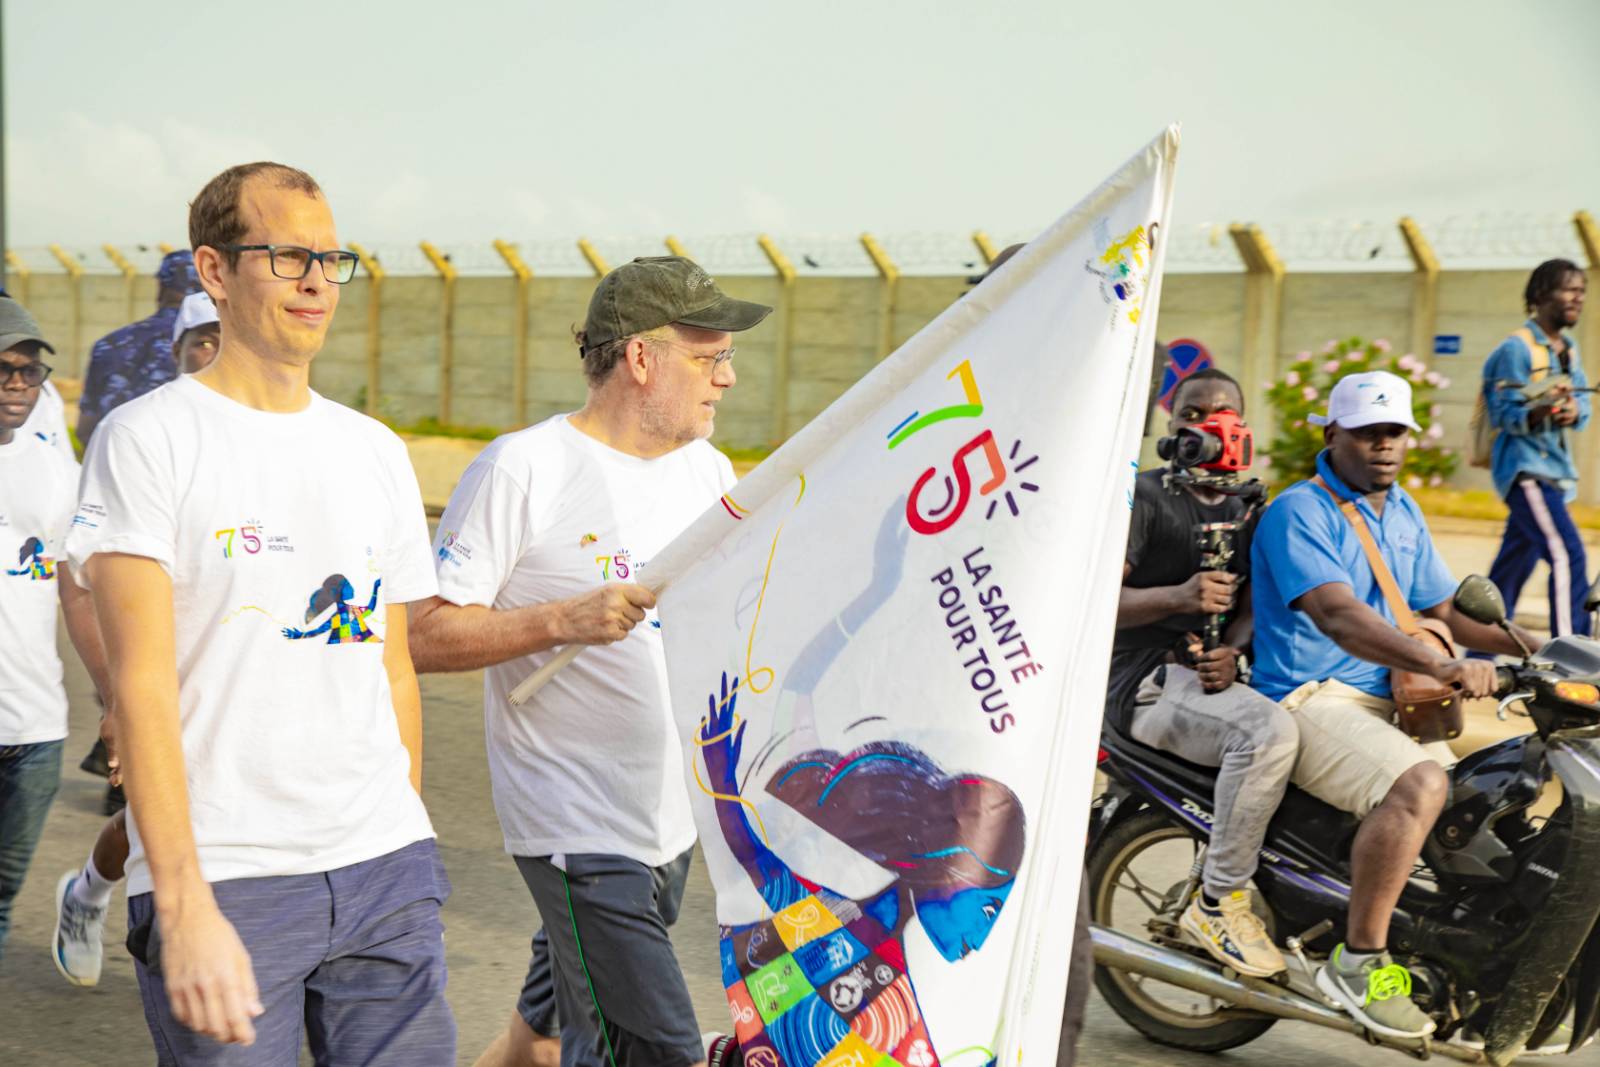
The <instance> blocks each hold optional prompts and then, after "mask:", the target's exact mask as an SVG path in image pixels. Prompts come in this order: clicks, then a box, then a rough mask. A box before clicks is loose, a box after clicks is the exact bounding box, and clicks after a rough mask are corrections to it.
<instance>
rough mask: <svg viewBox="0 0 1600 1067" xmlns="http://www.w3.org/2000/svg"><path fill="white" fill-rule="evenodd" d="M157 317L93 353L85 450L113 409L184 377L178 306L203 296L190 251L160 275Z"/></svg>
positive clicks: (81, 420)
mask: <svg viewBox="0 0 1600 1067" xmlns="http://www.w3.org/2000/svg"><path fill="white" fill-rule="evenodd" d="M156 286H157V288H156V310H155V314H153V315H151V316H150V317H148V318H144V319H140V320H139V321H138V322H135V323H130V324H129V325H127V326H124V327H122V328H121V329H119V330H113V331H112V332H111V333H108V334H106V335H105V336H104V337H102V338H100V340H98V341H96V342H95V343H94V347H93V348H92V349H90V350H89V370H88V372H87V373H86V374H85V375H84V380H83V395H82V396H81V397H79V399H78V440H79V441H81V442H83V443H84V444H85V445H87V444H88V443H89V437H90V435H91V434H93V433H94V428H95V427H96V426H98V425H100V420H101V419H103V418H105V417H106V415H107V414H109V413H110V412H111V411H112V410H113V409H115V408H117V407H120V406H121V405H123V404H126V403H127V402H128V401H130V400H132V399H133V398H134V397H139V396H143V395H144V394H146V393H148V392H149V391H150V390H152V389H154V388H156V387H157V386H159V385H165V384H166V383H167V382H170V381H172V379H174V378H176V377H177V376H178V373H179V372H178V364H177V361H176V360H174V359H173V358H172V357H173V353H172V325H173V323H175V322H177V320H178V305H179V304H181V303H183V298H184V297H185V296H188V295H189V294H190V293H197V292H199V291H200V282H199V281H198V280H197V279H196V277H195V273H194V257H193V255H192V254H191V253H190V252H189V250H188V249H183V250H182V251H179V252H168V253H167V254H166V255H165V256H163V257H162V259H161V266H160V267H159V268H157V270H156Z"/></svg>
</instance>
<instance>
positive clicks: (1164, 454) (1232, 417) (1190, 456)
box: [1156, 410, 1255, 473]
mask: <svg viewBox="0 0 1600 1067" xmlns="http://www.w3.org/2000/svg"><path fill="white" fill-rule="evenodd" d="M1156 455H1158V456H1160V457H1161V458H1162V459H1164V460H1166V461H1167V462H1168V463H1171V464H1172V467H1173V469H1174V470H1189V469H1191V468H1194V467H1198V468H1200V469H1201V470H1206V471H1216V472H1218V473H1236V472H1238V471H1242V470H1245V469H1247V468H1248V467H1249V466H1250V463H1251V461H1252V460H1253V459H1254V458H1255V439H1254V437H1253V436H1252V435H1251V433H1250V427H1248V426H1246V425H1245V424H1244V420H1243V419H1242V418H1240V416H1239V413H1238V412H1237V411H1230V410H1223V411H1219V412H1217V413H1216V414H1214V415H1212V416H1211V417H1210V418H1208V419H1206V420H1205V421H1204V422H1197V423H1195V424H1194V425H1193V426H1185V427H1183V428H1181V429H1180V430H1178V432H1177V433H1175V434H1173V435H1172V436H1171V437H1163V438H1161V439H1160V440H1159V441H1157V442H1156Z"/></svg>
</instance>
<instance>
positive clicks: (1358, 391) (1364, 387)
mask: <svg viewBox="0 0 1600 1067" xmlns="http://www.w3.org/2000/svg"><path fill="white" fill-rule="evenodd" d="M1307 417H1308V419H1309V420H1310V421H1311V423H1312V425H1314V426H1343V427H1344V428H1345V429H1347V430H1354V429H1357V428H1358V427H1361V426H1372V425H1375V424H1377V423H1381V422H1392V423H1394V424H1395V425H1397V426H1409V427H1411V428H1412V429H1413V430H1420V429H1422V427H1421V426H1418V425H1417V420H1416V417H1415V416H1413V415H1412V413H1411V383H1410V382H1408V381H1406V380H1405V379H1404V378H1402V377H1400V376H1399V375H1398V374H1390V373H1389V372H1388V371H1386V370H1369V371H1366V372H1364V373H1362V374H1347V375H1345V376H1344V377H1343V378H1340V379H1339V380H1338V381H1337V382H1336V383H1334V386H1333V391H1332V392H1330V393H1329V394H1328V413H1327V414H1326V415H1310V416H1307Z"/></svg>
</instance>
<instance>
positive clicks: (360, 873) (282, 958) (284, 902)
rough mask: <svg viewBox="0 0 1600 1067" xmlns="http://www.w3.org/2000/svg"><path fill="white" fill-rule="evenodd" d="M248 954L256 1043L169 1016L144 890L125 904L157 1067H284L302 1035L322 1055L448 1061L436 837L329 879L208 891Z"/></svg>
mask: <svg viewBox="0 0 1600 1067" xmlns="http://www.w3.org/2000/svg"><path fill="white" fill-rule="evenodd" d="M211 891H212V893H214V894H215V896H216V899H217V906H218V907H219V908H221V909H222V914H223V916H224V917H226V918H227V920H228V921H229V922H230V923H232V924H233V928H234V930H235V931H237V932H238V934H239V940H241V941H243V942H244V947H245V951H247V952H249V953H250V963H251V966H252V967H253V968H254V970H255V976H256V985H257V986H258V987H259V989H260V991H261V1003H262V1004H263V1005H264V1006H265V1008H266V1013H265V1014H263V1015H261V1016H260V1017H258V1018H257V1019H256V1020H255V1028H256V1041H255V1044H253V1045H248V1046H246V1045H223V1044H219V1043H218V1042H216V1041H213V1040H212V1039H211V1038H209V1037H204V1036H202V1035H200V1034H197V1033H195V1032H194V1031H193V1030H190V1029H188V1028H187V1027H185V1026H184V1025H183V1024H181V1023H179V1022H178V1021H177V1020H176V1019H175V1018H173V1015H172V1007H171V1005H170V1004H169V1003H168V1001H167V992H166V980H165V977H164V973H163V971H162V967H161V928H160V924H159V923H158V922H157V921H156V917H155V900H154V897H153V894H150V893H140V894H139V895H137V896H133V897H129V898H128V950H129V952H131V953H132V954H133V957H134V959H135V961H136V964H135V968H134V970H135V973H136V974H137V976H138V979H139V993H140V996H141V998H142V999H143V1001H144V1015H145V1022H146V1024H148V1025H149V1027H150V1035H151V1037H152V1038H153V1039H154V1041H155V1046H156V1060H157V1063H158V1064H160V1065H161V1067H189V1065H198V1064H208V1065H209V1064H215V1065H218V1067H221V1065H228V1067H246V1065H249V1067H254V1065H261V1067H281V1065H283V1064H292V1063H298V1062H299V1058H300V1044H301V1041H302V1038H304V1039H305V1040H307V1041H308V1042H309V1044H310V1045H311V1052H312V1055H313V1057H314V1058H315V1059H316V1061H317V1062H318V1063H382V1064H385V1065H386V1067H387V1065H389V1064H394V1065H396V1067H438V1065H439V1064H444V1063H454V1062H455V1057H456V1025H455V1020H454V1018H453V1017H452V1016H451V1014H450V1005H449V1004H448V1003H447V1002H446V1001H445V998H444V987H445V963H444V926H443V924H442V923H441V922H440V919H439V907H440V905H441V904H443V903H444V900H445V898H446V897H448V896H449V895H450V883H449V880H448V879H447V878H446V877H445V873H444V864H442V863H441V862H440V861H439V850H438V849H437V848H436V847H435V846H434V843H433V841H432V840H427V841H418V842H416V843H414V844H410V845H407V846H406V847H404V848H402V849H398V850H396V851H394V852H391V853H389V854H388V855H386V856H379V857H377V858H376V859H371V860H366V861H363V862H361V863H355V864H351V865H350V866H348V867H340V868H339V869H337V870H333V871H328V872H327V873H325V874H296V875H287V876H283V877H275V878H239V879H235V880H232V881H226V882H215V883H213V884H212V886H211Z"/></svg>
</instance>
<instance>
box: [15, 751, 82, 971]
mask: <svg viewBox="0 0 1600 1067" xmlns="http://www.w3.org/2000/svg"><path fill="white" fill-rule="evenodd" d="M65 743H66V742H65V741H41V742H39V743H38V744H33V745H0V958H3V957H4V956H5V953H6V935H7V934H8V933H10V932H11V903H12V901H14V900H16V899H17V894H18V893H19V892H21V891H22V880H23V878H25V877H27V874H28V864H29V863H30V862H31V861H32V860H33V850H34V849H35V848H36V847H37V846H38V844H39V835H40V834H42V833H44V818H45V816H46V815H48V814H50V802H51V801H52V800H54V799H55V798H56V789H57V787H58V786H60V785H61V748H62V746H63V745H64V744H65Z"/></svg>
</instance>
